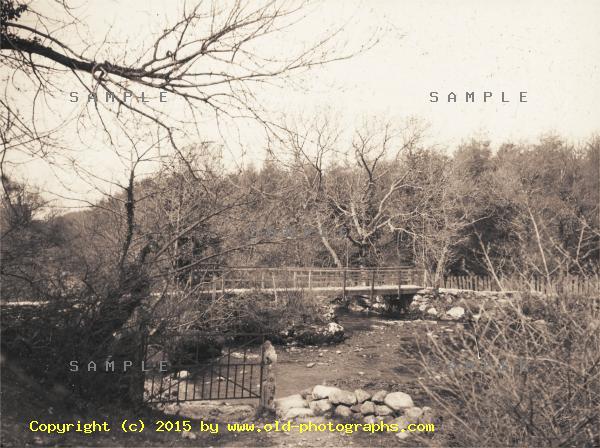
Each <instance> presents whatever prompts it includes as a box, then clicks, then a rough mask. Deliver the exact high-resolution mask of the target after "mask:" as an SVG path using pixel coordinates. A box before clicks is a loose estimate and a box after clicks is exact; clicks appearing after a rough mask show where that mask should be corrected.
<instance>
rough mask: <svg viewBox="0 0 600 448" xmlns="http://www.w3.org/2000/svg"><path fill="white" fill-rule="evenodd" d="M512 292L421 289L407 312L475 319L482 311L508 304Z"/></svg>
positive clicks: (419, 315) (421, 316) (449, 317)
mask: <svg viewBox="0 0 600 448" xmlns="http://www.w3.org/2000/svg"><path fill="white" fill-rule="evenodd" d="M510 297H511V293H502V292H494V291H486V292H479V291H466V290H459V289H439V290H435V289H433V288H426V289H422V290H420V291H418V292H417V294H415V296H414V297H413V299H412V301H411V302H410V305H409V307H408V310H409V313H410V314H411V315H413V316H417V317H419V318H422V319H435V320H448V321H453V320H454V321H463V320H467V319H475V320H477V318H478V317H479V316H480V315H481V313H482V312H483V311H484V310H485V311H486V312H487V313H493V312H494V310H495V309H498V308H499V307H501V306H503V305H506V304H508V303H509V301H510Z"/></svg>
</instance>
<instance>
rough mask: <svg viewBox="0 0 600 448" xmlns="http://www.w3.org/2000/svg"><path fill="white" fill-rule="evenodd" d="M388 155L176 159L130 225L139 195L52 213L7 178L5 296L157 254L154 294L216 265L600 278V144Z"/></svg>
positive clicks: (93, 282) (87, 280)
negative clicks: (242, 165)
mask: <svg viewBox="0 0 600 448" xmlns="http://www.w3.org/2000/svg"><path fill="white" fill-rule="evenodd" d="M390 154H391V153H390ZM378 155H379V153H377V156H378ZM385 156H386V154H384V155H383V157H380V158H379V159H377V160H376V156H373V155H372V153H371V154H369V153H367V154H366V155H365V156H364V160H362V159H361V158H360V157H358V156H357V157H348V158H346V159H345V160H343V161H341V160H340V159H338V160H336V161H335V162H333V163H330V164H328V165H327V166H319V167H318V169H317V168H316V165H315V164H312V163H309V162H306V161H304V162H303V161H298V160H296V161H295V162H292V163H283V162H279V161H271V162H268V163H266V164H264V165H263V166H261V167H259V168H256V167H249V168H246V169H244V170H242V171H239V172H236V173H230V172H226V171H225V170H223V169H222V168H221V167H220V161H218V160H214V159H208V161H207V159H206V158H204V159H202V162H197V165H196V168H197V169H198V172H200V171H201V172H202V173H203V174H202V176H197V175H194V176H192V175H191V174H190V173H189V172H188V170H187V168H186V167H183V166H179V165H178V164H167V165H165V166H164V167H163V169H162V170H161V171H160V172H159V173H157V175H156V176H154V177H151V178H148V179H145V180H144V181H141V182H136V183H135V184H132V193H133V194H132V195H131V197H130V198H129V201H130V203H131V205H132V207H131V209H132V210H131V211H132V212H133V211H134V214H132V216H130V218H131V221H132V222H128V218H127V214H128V209H127V207H128V204H129V202H128V199H127V194H126V193H124V194H122V195H117V196H115V197H113V198H110V199H108V200H103V201H101V202H99V203H98V204H97V205H96V207H93V208H90V209H89V210H85V211H82V212H77V213H70V214H67V215H63V216H55V214H50V213H48V212H47V210H48V209H47V204H45V203H43V202H42V199H41V198H40V196H39V195H38V194H35V192H34V191H33V190H31V189H27V188H26V187H25V186H24V185H21V184H18V183H15V182H12V181H10V180H9V179H5V180H4V184H5V194H4V195H3V200H2V209H3V210H2V261H3V262H2V277H3V281H2V288H3V291H2V293H3V297H4V298H7V299H8V298H17V297H21V298H23V297H29V298H35V297H40V296H48V295H53V294H63V295H64V294H67V293H68V291H69V288H71V289H73V290H77V289H78V288H81V287H87V288H88V289H92V290H94V291H96V292H99V290H101V289H102V288H103V287H104V288H106V287H107V286H106V285H108V284H118V283H119V282H118V281H117V278H116V277H118V276H119V275H121V276H122V275H123V274H122V272H121V271H122V269H126V268H127V266H128V265H130V269H134V267H135V265H136V263H137V262H138V261H139V258H140V257H141V256H142V254H146V255H147V254H148V253H151V254H152V255H156V256H151V263H147V265H146V266H144V269H145V270H148V272H150V273H151V275H152V278H153V280H152V282H151V283H152V287H159V286H161V285H164V284H165V281H166V280H167V279H168V280H169V282H170V283H169V284H170V286H173V285H182V284H185V285H190V284H193V283H194V282H195V281H197V280H198V279H199V278H201V277H202V276H203V275H206V274H207V273H210V269H211V268H210V267H208V266H219V265H221V266H222V265H229V266H241V265H244V266H273V267H277V266H286V265H287V266H335V265H349V266H361V265H362V266H369V265H380V266H381V265H384V266H395V265H398V264H407V263H410V264H414V265H416V266H418V267H424V268H426V269H428V270H429V271H430V272H431V273H432V274H436V273H437V274H438V275H443V274H449V273H455V274H465V273H477V274H482V275H485V274H488V275H489V274H492V275H503V274H518V275H522V276H524V277H531V276H534V275H535V276H542V277H550V276H555V275H558V274H563V273H571V274H594V273H597V271H598V265H599V261H600V249H599V247H600V245H599V243H600V225H599V220H598V216H599V197H598V195H599V166H600V140H599V139H598V138H594V139H591V140H590V141H588V142H587V143H585V144H582V145H577V146H575V145H570V144H567V143H565V142H564V141H563V140H561V139H559V138H556V137H553V138H544V139H542V140H540V141H539V142H538V143H536V144H533V145H522V144H504V145H502V146H501V147H500V148H498V149H497V150H496V151H492V149H491V148H490V145H489V143H488V142H484V141H475V140H473V141H471V142H470V143H467V144H463V145H461V146H460V147H459V148H458V149H457V150H456V151H455V152H454V153H453V154H452V155H448V154H446V153H444V152H441V151H436V150H433V149H428V148H422V147H418V146H415V147H411V148H409V149H408V150H406V151H403V152H399V153H394V157H385ZM369 157H370V158H369ZM373 161H375V162H378V163H373ZM369 163H371V166H372V169H371V168H368V166H369ZM317 177H318V180H315V179H316V178H317ZM399 180H400V181H401V182H399ZM317 184H318V185H317ZM396 184H400V185H399V187H398V188H392V187H393V186H394V185H396ZM44 210H45V212H44ZM128 232H130V233H131V235H128ZM124 244H128V245H129V248H128V250H127V253H126V255H125V257H123V246H124Z"/></svg>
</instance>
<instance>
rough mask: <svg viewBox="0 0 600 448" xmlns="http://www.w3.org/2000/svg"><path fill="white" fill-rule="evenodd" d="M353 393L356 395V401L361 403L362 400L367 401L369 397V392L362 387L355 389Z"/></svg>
mask: <svg viewBox="0 0 600 448" xmlns="http://www.w3.org/2000/svg"><path fill="white" fill-rule="evenodd" d="M354 395H355V396H356V401H357V402H358V403H363V402H365V401H367V400H368V399H369V398H371V394H370V393H369V392H367V391H366V390H362V389H356V390H355V391H354Z"/></svg>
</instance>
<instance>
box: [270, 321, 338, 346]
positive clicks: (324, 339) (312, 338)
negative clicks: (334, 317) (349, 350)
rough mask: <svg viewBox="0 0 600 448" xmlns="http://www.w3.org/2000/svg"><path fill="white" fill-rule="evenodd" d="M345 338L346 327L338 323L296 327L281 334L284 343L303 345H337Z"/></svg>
mask: <svg viewBox="0 0 600 448" xmlns="http://www.w3.org/2000/svg"><path fill="white" fill-rule="evenodd" d="M344 338H345V333H344V327H342V326H341V325H340V324H338V323H336V322H329V323H327V324H324V325H304V326H301V327H294V328H291V329H289V330H286V331H284V332H282V333H281V334H280V339H282V342H284V343H291V342H295V343H299V344H303V345H325V344H336V343H338V342H341V341H343V340H344Z"/></svg>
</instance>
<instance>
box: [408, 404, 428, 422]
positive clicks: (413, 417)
mask: <svg viewBox="0 0 600 448" xmlns="http://www.w3.org/2000/svg"><path fill="white" fill-rule="evenodd" d="M422 415H423V409H421V408H418V407H412V408H406V409H405V410H404V416H405V417H406V418H407V419H408V420H410V421H411V422H416V421H417V420H418V419H419V418H420V417H421V416H422Z"/></svg>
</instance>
